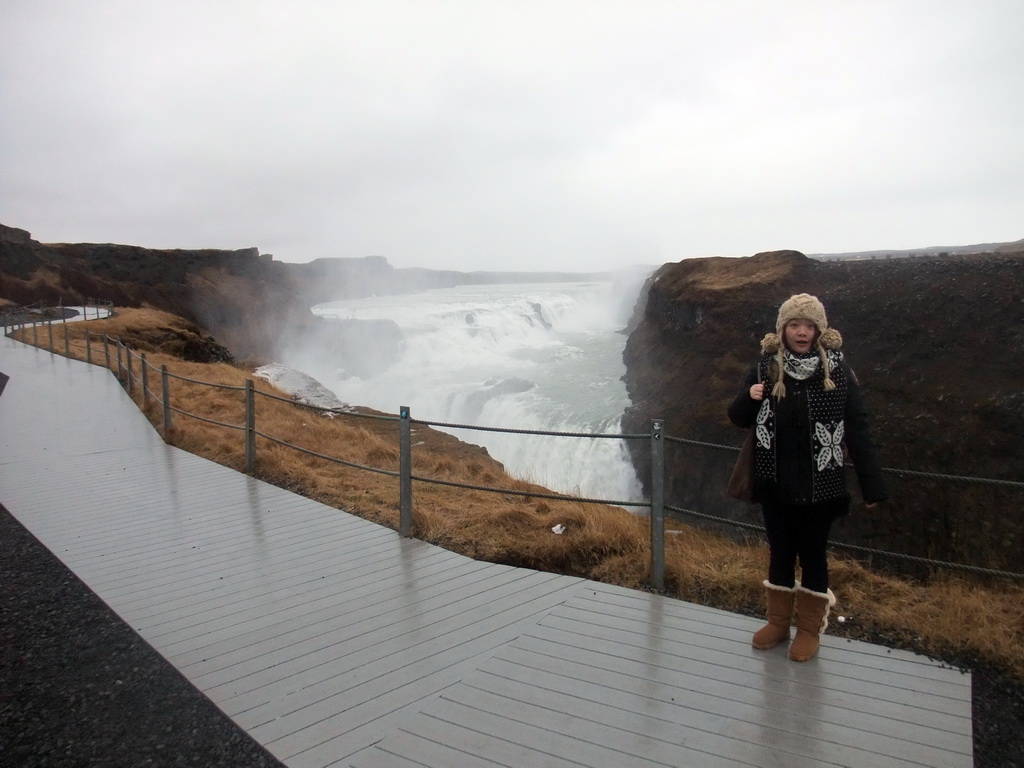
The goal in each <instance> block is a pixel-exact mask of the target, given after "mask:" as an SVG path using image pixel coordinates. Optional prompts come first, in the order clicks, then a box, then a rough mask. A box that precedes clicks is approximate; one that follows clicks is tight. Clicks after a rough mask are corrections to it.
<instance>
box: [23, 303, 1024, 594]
mask: <svg viewBox="0 0 1024 768" xmlns="http://www.w3.org/2000/svg"><path fill="white" fill-rule="evenodd" d="M44 311H45V308H39V310H38V312H39V313H40V314H41V313H43V312H44ZM7 317H8V316H7V315H5V316H4V318H3V320H4V334H5V335H10V334H11V333H13V331H15V330H18V329H22V328H24V329H27V328H28V327H29V326H30V325H31V328H32V342H31V343H33V344H35V345H36V346H41V344H39V343H37V342H38V341H39V335H38V333H37V323H34V322H33V323H29V322H27V321H19V322H15V323H8V322H7ZM42 322H45V323H46V325H47V328H48V336H47V339H48V346H49V349H50V351H51V352H55V349H54V341H53V334H52V322H51V321H42ZM92 336H93V334H91V332H90V331H88V330H86V331H85V359H86V362H88V363H94V360H93V351H92V346H93V345H92ZM67 339H68V334H67V333H65V334H64V346H65V353H66V354H67V355H68V356H70V350H69V346H68V340H67ZM98 341H102V345H103V364H105V365H106V367H107V368H108V369H111V370H112V371H113V372H114V373H115V374H116V376H117V378H118V380H119V381H120V382H121V383H122V385H123V386H124V387H125V389H126V390H127V391H128V394H129V395H133V394H134V390H135V387H136V386H138V387H139V393H140V397H141V399H142V401H143V403H142V405H143V408H147V407H148V404H149V400H150V399H152V400H153V401H154V402H157V403H160V404H161V406H162V414H163V427H164V430H165V434H167V433H170V431H171V430H172V429H173V418H174V415H175V414H177V415H179V416H182V417H186V418H191V419H196V420H199V421H202V422H205V423H208V424H212V425H215V426H220V427H224V428H227V429H233V430H237V431H242V432H244V433H245V471H246V472H249V473H253V472H255V470H256V463H257V455H256V447H257V443H256V438H257V437H260V438H263V439H264V440H267V441H269V442H271V443H274V444H276V445H280V446H282V447H284V448H287V449H289V450H293V451H296V452H298V453H301V454H304V455H308V456H311V457H314V458H317V459H321V460H324V461H328V462H332V463H335V464H338V465H339V466H345V467H349V468H352V469H356V470H360V471H367V472H373V473H377V474H381V475H385V476H388V477H396V478H398V479H399V507H400V509H399V532H400V534H401V535H402V536H411V535H412V484H413V481H416V482H419V483H427V484H433V485H438V486H445V487H451V488H459V489H467V490H474V491H479V492H484V493H496V494H503V495H509V496H519V497H529V498H538V499H547V500H554V501H568V502H575V503H583V504H602V505H607V506H615V507H623V508H644V509H648V510H649V515H650V521H651V553H650V556H651V564H650V565H651V577H650V579H651V587H652V588H654V589H659V590H660V589H663V588H664V575H665V513H666V512H669V513H672V514H675V515H679V516H684V517H688V518H694V519H698V520H704V521H707V522H712V523H715V524H719V525H724V526H729V527H732V528H736V529H738V530H744V531H748V532H753V533H757V534H759V535H762V536H763V535H764V527H763V526H762V525H758V524H755V523H750V522H745V521H742V520H734V519H731V518H727V517H722V516H720V515H711V514H708V513H705V512H700V511H698V510H692V509H686V508H683V507H678V506H673V505H671V504H667V503H665V498H664V487H665V485H664V481H665V473H666V463H665V450H664V446H665V444H666V443H670V444H676V445H687V446H692V447H697V448H702V449H712V450H721V451H730V452H738V451H739V447H737V446H732V445H724V444H720V443H714V442H708V441H701V440H692V439H687V438H681V437H676V436H672V435H668V434H665V430H664V421H663V420H662V419H653V420H652V421H651V431H650V432H649V433H640V434H635V433H634V434H622V433H612V432H559V431H552V430H534V429H518V428H511V427H498V426H482V425H477V424H460V423H452V422H444V421H431V420H425V419H415V420H414V419H412V418H411V412H410V408H409V407H408V406H401V407H400V408H399V412H398V415H397V416H395V415H381V414H368V413H362V412H358V411H355V410H351V409H346V408H325V407H322V406H317V405H314V404H306V403H297V402H296V401H295V400H294V399H288V398H283V397H280V396H278V395H275V394H273V393H270V392H264V391H261V390H258V389H256V388H255V385H254V382H253V380H252V379H247V380H246V384H245V386H237V385H228V384H220V383H215V382H205V381H199V380H196V379H192V378H188V377H185V376H181V375H178V374H174V373H172V372H170V371H169V370H168V369H167V366H166V365H161V366H160V368H156V367H155V366H153V365H151V364H150V363H149V362H148V361H147V360H146V355H145V353H136V352H135V351H133V350H131V349H129V347H128V346H127V345H126V344H124V343H123V342H122V341H120V340H118V339H115V338H111V337H109V336H107V335H106V334H101V335H100V336H99V337H98ZM111 349H113V352H112V351H111ZM115 357H116V367H115V365H114V363H115ZM133 361H135V365H133ZM97 364H100V363H99V362H97ZM150 374H159V377H160V387H159V390H154V389H153V388H152V386H151V382H152V381H153V380H154V376H151V375H150ZM172 380H175V381H180V382H183V383H188V384H192V385H194V386H201V387H211V388H215V389H219V390H224V391H229V392H244V393H245V405H244V420H243V422H242V423H240V424H232V423H229V422H226V421H221V420H219V419H214V418H212V417H209V416H204V415H201V414H197V413H194V412H190V411H188V410H186V409H185V408H181V407H179V406H175V405H172V404H171V381H172ZM257 396H258V397H261V398H267V399H269V400H275V401H280V402H284V403H288V404H290V405H294V406H296V407H300V408H303V409H307V410H311V411H314V412H320V413H323V414H325V415H330V416H344V417H350V418H356V419H375V420H381V421H389V422H395V423H397V424H398V427H399V430H398V432H399V469H398V470H397V471H395V470H391V469H384V468H381V467H372V466H368V465H365V464H361V463H358V462H354V461H349V460H346V459H343V458H340V457H336V456H330V455H327V454H324V453H322V452H318V451H314V450H311V449H309V448H305V447H303V446H300V445H297V444H295V443H292V442H290V441H287V440H284V439H283V438H281V437H278V436H275V435H271V434H269V433H267V432H264V431H259V430H257V428H256V397H257ZM412 424H417V425H422V426H427V427H432V428H440V429H459V430H467V431H479V432H500V433H508V434H517V435H536V436H545V437H557V438H571V439H617V440H647V441H649V443H650V453H651V477H650V489H651V493H650V496H651V498H650V499H646V500H619V499H603V498H591V497H585V496H579V495H573V494H565V493H553V492H543V491H541V492H538V491H535V490H529V491H523V490H518V489H513V488H503V487H495V486H488V485H475V484H471V483H464V482H460V481H455V480H445V479H441V478H436V477H426V476H423V475H419V474H414V473H413V471H412V441H411V425H412ZM884 471H885V472H888V473H892V474H895V475H899V476H910V477H921V478H928V479H935V480H941V481H950V482H971V483H980V484H987V485H994V486H1003V487H1007V488H1014V489H1019V488H1024V482H1018V481H1012V480H1000V479H995V478H983V477H970V476H963V475H953V474H946V473H936V472H924V471H919V470H909V469H896V468H884ZM830 546H831V547H832V548H834V549H841V550H844V551H849V552H852V553H855V554H858V555H863V556H868V557H872V556H877V557H884V558H888V559H893V560H899V561H903V562H907V563H914V564H917V565H923V566H927V567H930V568H941V569H945V570H951V571H960V572H966V573H971V574H976V575H982V576H990V577H998V578H1003V579H1010V580H1017V581H1024V574H1022V573H1014V572H1009V571H1004V570H998V569H991V568H985V567H981V566H976V565H970V564H964V563H956V562H948V561H943V560H935V559H930V558H925V557H920V556H916V555H909V554H904V553H899V552H890V551H886V550H879V549H872V548H870V547H864V546H860V545H854V544H845V543H841V542H832V543H830Z"/></svg>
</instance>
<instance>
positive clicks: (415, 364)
mask: <svg viewBox="0 0 1024 768" xmlns="http://www.w3.org/2000/svg"><path fill="white" fill-rule="evenodd" d="M637 287H638V286H637V284H636V283H635V282H632V283H631V284H630V286H628V287H626V286H623V287H622V288H621V289H617V288H616V285H615V284H613V283H611V282H608V283H546V284H528V285H525V284H520V285H480V286H459V287H455V288H446V289H438V290H430V291H424V292H421V293H414V294H406V295H400V296H379V297H372V298H363V299H353V300H346V301H337V302H331V303H328V304H321V305H318V306H316V307H314V308H313V311H314V312H315V313H317V314H319V315H322V316H324V317H325V318H332V317H336V318H342V319H346V318H351V319H360V320H390V321H393V322H394V323H396V324H397V326H398V328H399V329H400V331H401V339H402V340H401V342H400V344H399V351H400V356H399V359H398V360H397V362H395V363H393V364H392V365H391V366H390V367H388V368H387V369H386V370H384V371H382V372H380V373H378V374H376V375H373V376H371V377H368V378H359V377H357V376H352V375H350V374H348V373H347V372H346V369H345V367H344V366H343V365H339V362H338V361H331V360H327V359H325V358H326V356H325V355H322V354H321V355H318V354H317V350H309V349H307V350H301V349H294V350H292V351H291V352H290V353H289V354H288V356H287V358H286V359H285V360H284V361H283V362H285V363H286V364H287V365H290V366H293V367H295V368H299V369H300V370H302V371H305V372H307V373H309V374H310V375H312V376H314V377H315V378H316V379H318V380H319V381H321V382H323V383H324V384H325V385H326V386H327V387H329V388H330V389H331V390H333V391H334V392H335V393H336V394H337V395H338V397H339V398H340V399H341V400H342V401H344V402H346V403H351V404H356V405H364V406H369V407H371V408H376V409H378V410H381V411H385V412H388V413H397V412H398V409H399V407H400V406H403V405H407V406H409V407H410V409H411V411H412V416H413V418H414V419H420V420H424V421H435V422H448V423H458V424H472V425H476V426H493V427H511V428H515V429H528V430H546V431H557V432H591V433H593V432H601V433H610V432H613V433H617V432H619V431H620V426H619V422H620V417H621V415H622V412H623V409H624V408H625V407H626V405H627V404H628V400H627V397H626V389H625V385H624V384H623V382H622V381H621V377H622V375H623V374H624V373H625V366H624V365H623V363H622V349H623V346H624V344H625V341H626V337H625V335H624V334H623V333H622V332H621V331H622V329H623V327H624V326H625V324H626V322H627V320H628V316H629V312H630V310H631V309H632V306H633V302H634V299H635V295H636V290H637ZM630 294H632V295H630ZM349 367H351V366H349ZM448 431H451V432H453V433H454V434H456V435H458V437H459V438H460V439H463V440H465V441H467V442H472V443H476V444H478V445H483V446H484V447H486V448H487V450H488V451H489V452H490V454H491V455H492V456H493V457H494V458H496V459H497V460H498V461H500V462H502V463H503V464H504V465H505V468H506V469H507V470H508V471H509V472H510V473H511V474H513V475H514V476H516V477H519V478H522V479H525V480H529V481H532V482H536V483H539V484H541V485H544V486H546V487H548V488H551V489H553V490H556V491H559V492H564V493H572V494H578V495H582V496H586V497H595V498H606V499H615V500H623V501H628V500H639V499H640V498H641V492H640V489H639V484H638V482H637V479H636V475H635V473H634V471H633V468H632V465H631V464H630V462H629V459H628V456H627V454H626V449H625V444H624V441H622V440H616V439H584V438H568V437H552V436H536V435H519V434H505V433H491V432H480V431H475V430H448Z"/></svg>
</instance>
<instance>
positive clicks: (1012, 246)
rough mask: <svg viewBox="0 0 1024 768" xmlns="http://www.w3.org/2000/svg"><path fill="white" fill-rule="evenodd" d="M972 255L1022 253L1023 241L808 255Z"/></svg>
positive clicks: (854, 257)
mask: <svg viewBox="0 0 1024 768" xmlns="http://www.w3.org/2000/svg"><path fill="white" fill-rule="evenodd" d="M973 253H1024V240H1017V241H1015V242H1012V243H977V244H976V245H929V246H927V247H925V248H910V249H907V250H902V251H899V250H893V249H887V250H886V249H883V250H877V251H850V252H847V253H809V254H807V255H808V256H810V257H811V258H812V259H821V260H824V261H846V260H858V259H903V258H912V257H915V256H918V257H935V256H967V255H970V254H973Z"/></svg>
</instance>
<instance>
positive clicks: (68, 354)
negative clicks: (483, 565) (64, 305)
mask: <svg viewBox="0 0 1024 768" xmlns="http://www.w3.org/2000/svg"><path fill="white" fill-rule="evenodd" d="M64 323H65V324H64V327H63V328H62V329H61V330H63V331H64V357H71V342H70V340H69V339H68V336H69V334H68V326H67V321H66V320H65V321H64Z"/></svg>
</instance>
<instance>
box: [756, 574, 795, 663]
mask: <svg viewBox="0 0 1024 768" xmlns="http://www.w3.org/2000/svg"><path fill="white" fill-rule="evenodd" d="M764 590H765V593H766V595H767V598H768V610H767V614H768V623H767V624H765V625H764V626H763V627H761V628H760V629H759V630H757V632H755V633H754V639H753V641H752V642H751V644H752V645H753V646H754V647H755V648H757V649H758V650H760V651H767V650H768V649H769V648H774V647H775V646H776V645H778V644H779V643H785V642H789V627H790V625H791V624H792V623H793V602H794V600H795V598H796V588H795V587H780V586H779V585H778V584H772V583H771V582H770V581H767V580H766V581H765V582H764Z"/></svg>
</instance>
